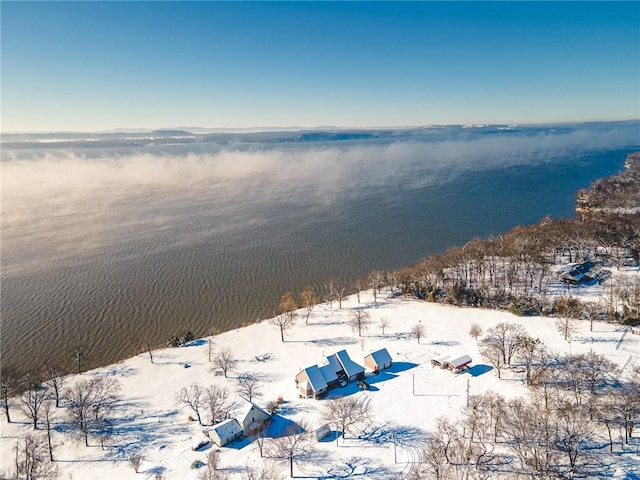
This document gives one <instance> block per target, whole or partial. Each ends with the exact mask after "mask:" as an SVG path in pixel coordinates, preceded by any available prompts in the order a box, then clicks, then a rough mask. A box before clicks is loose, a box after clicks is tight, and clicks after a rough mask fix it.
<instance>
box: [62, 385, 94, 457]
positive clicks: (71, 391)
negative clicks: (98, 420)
mask: <svg viewBox="0 0 640 480" xmlns="http://www.w3.org/2000/svg"><path fill="white" fill-rule="evenodd" d="M92 389H93V386H92V384H91V382H90V381H89V380H81V381H79V382H76V383H75V384H73V385H72V386H71V387H69V388H68V389H67V390H65V392H64V395H63V397H64V399H65V402H66V403H67V409H68V412H69V416H70V417H71V423H72V424H73V426H75V427H76V428H77V429H78V430H79V431H80V432H81V433H82V435H83V437H84V443H85V445H86V446H89V430H90V428H91V408H92V406H93V392H92Z"/></svg>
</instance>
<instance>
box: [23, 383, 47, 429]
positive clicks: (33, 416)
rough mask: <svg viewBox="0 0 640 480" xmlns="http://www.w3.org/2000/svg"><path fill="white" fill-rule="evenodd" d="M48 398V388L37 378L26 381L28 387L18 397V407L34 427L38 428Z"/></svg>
mask: <svg viewBox="0 0 640 480" xmlns="http://www.w3.org/2000/svg"><path fill="white" fill-rule="evenodd" d="M46 398H47V389H46V387H44V386H42V384H40V382H38V381H37V380H35V379H33V380H32V379H28V380H27V381H26V388H25V389H24V391H23V392H22V393H21V394H20V396H19V397H18V409H19V410H20V411H21V412H22V413H23V414H24V415H25V416H26V417H27V418H28V419H29V420H31V423H32V425H33V429H34V430H37V429H38V419H39V418H40V411H41V410H42V408H43V406H44V404H45V401H46Z"/></svg>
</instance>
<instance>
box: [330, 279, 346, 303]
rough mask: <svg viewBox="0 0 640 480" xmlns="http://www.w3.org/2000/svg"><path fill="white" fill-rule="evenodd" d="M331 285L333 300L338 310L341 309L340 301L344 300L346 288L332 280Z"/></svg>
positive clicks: (339, 282)
mask: <svg viewBox="0 0 640 480" xmlns="http://www.w3.org/2000/svg"><path fill="white" fill-rule="evenodd" d="M331 284H332V285H333V298H335V299H336V300H338V308H339V309H342V300H344V298H345V297H346V296H347V292H348V289H347V286H346V285H345V284H344V283H343V282H341V281H338V280H334V281H333V282H332V283H331Z"/></svg>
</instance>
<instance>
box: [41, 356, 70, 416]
mask: <svg viewBox="0 0 640 480" xmlns="http://www.w3.org/2000/svg"><path fill="white" fill-rule="evenodd" d="M65 374H66V372H65V370H64V369H63V368H62V367H60V366H59V365H55V364H49V365H47V366H46V367H45V368H44V375H45V378H46V379H47V383H48V384H49V385H50V386H51V388H52V389H53V393H54V395H55V399H56V408H59V407H60V395H61V394H62V389H63V387H64V381H65V377H64V376H65Z"/></svg>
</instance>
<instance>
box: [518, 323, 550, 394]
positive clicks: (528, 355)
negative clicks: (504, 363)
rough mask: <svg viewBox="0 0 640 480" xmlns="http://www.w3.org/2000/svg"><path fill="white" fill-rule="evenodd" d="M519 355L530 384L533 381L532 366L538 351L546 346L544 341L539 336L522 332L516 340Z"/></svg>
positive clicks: (527, 381)
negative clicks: (534, 336) (543, 343)
mask: <svg viewBox="0 0 640 480" xmlns="http://www.w3.org/2000/svg"><path fill="white" fill-rule="evenodd" d="M516 344H517V347H518V349H517V355H518V357H519V358H521V359H522V362H523V363H524V368H525V381H526V384H527V385H529V384H530V383H531V367H532V365H533V362H534V360H535V358H536V357H537V355H538V351H539V350H540V349H541V348H544V346H543V345H542V342H541V341H540V339H538V338H533V337H531V336H529V335H527V334H526V333H525V334H522V335H520V336H518V338H517V340H516Z"/></svg>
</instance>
